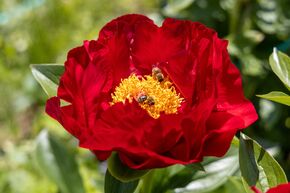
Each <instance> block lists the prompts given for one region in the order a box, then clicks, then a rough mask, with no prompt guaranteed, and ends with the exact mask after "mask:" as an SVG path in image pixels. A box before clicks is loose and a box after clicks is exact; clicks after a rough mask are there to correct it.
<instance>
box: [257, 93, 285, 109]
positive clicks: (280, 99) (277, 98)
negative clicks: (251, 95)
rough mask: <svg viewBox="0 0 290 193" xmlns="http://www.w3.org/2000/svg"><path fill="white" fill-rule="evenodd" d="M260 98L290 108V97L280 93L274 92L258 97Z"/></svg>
mask: <svg viewBox="0 0 290 193" xmlns="http://www.w3.org/2000/svg"><path fill="white" fill-rule="evenodd" d="M257 96H258V97H261V98H264V99H268V100H271V101H274V102H277V103H281V104H284V105H288V106H290V96H289V95H287V94H285V93H283V92H279V91H273V92H270V93H268V94H263V95H257Z"/></svg>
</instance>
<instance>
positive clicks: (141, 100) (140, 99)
mask: <svg viewBox="0 0 290 193" xmlns="http://www.w3.org/2000/svg"><path fill="white" fill-rule="evenodd" d="M147 98H148V97H147V95H146V94H144V93H140V94H139V95H138V96H137V102H138V103H144V102H145V101H146V100H147Z"/></svg>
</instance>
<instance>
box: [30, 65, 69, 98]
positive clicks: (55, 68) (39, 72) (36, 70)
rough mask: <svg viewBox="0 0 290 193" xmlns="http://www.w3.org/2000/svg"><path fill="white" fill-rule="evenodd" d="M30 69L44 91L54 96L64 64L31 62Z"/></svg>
mask: <svg viewBox="0 0 290 193" xmlns="http://www.w3.org/2000/svg"><path fill="white" fill-rule="evenodd" d="M31 71H32V74H33V76H34V78H35V79H36V80H37V81H38V82H39V84H40V85H41V87H42V88H43V90H44V91H45V93H46V94H47V95H48V96H49V97H52V96H55V95H56V92H57V87H58V84H59V79H60V76H61V75H62V74H63V72H64V66H63V65H60V64H32V65H31Z"/></svg>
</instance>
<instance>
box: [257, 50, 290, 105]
mask: <svg viewBox="0 0 290 193" xmlns="http://www.w3.org/2000/svg"><path fill="white" fill-rule="evenodd" d="M270 66H271V69H272V70H273V72H274V73H275V74H276V75H277V76H278V77H279V79H280V80H281V81H282V82H283V83H284V85H285V86H286V88H287V89H288V90H290V58H289V57H288V56H287V55H285V54H283V53H282V52H279V51H277V49H276V48H274V51H273V53H272V55H271V56H270ZM257 96H258V97H261V98H264V99H268V100H271V101H274V102H278V103H281V104H284V105H288V106H290V96H289V95H287V94H285V93H283V92H278V91H273V92H270V93H268V94H264V95H257Z"/></svg>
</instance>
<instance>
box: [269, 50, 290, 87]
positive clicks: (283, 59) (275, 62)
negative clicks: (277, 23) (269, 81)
mask: <svg viewBox="0 0 290 193" xmlns="http://www.w3.org/2000/svg"><path fill="white" fill-rule="evenodd" d="M269 61H270V66H271V68H272V70H273V72H274V73H275V74H276V75H277V76H278V77H279V79H280V80H281V81H282V82H283V83H284V85H285V86H286V87H287V88H288V90H290V58H289V56H287V55H286V54H284V53H282V52H280V51H278V50H277V49H276V48H274V50H273V53H272V54H271V56H270V59H269Z"/></svg>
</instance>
